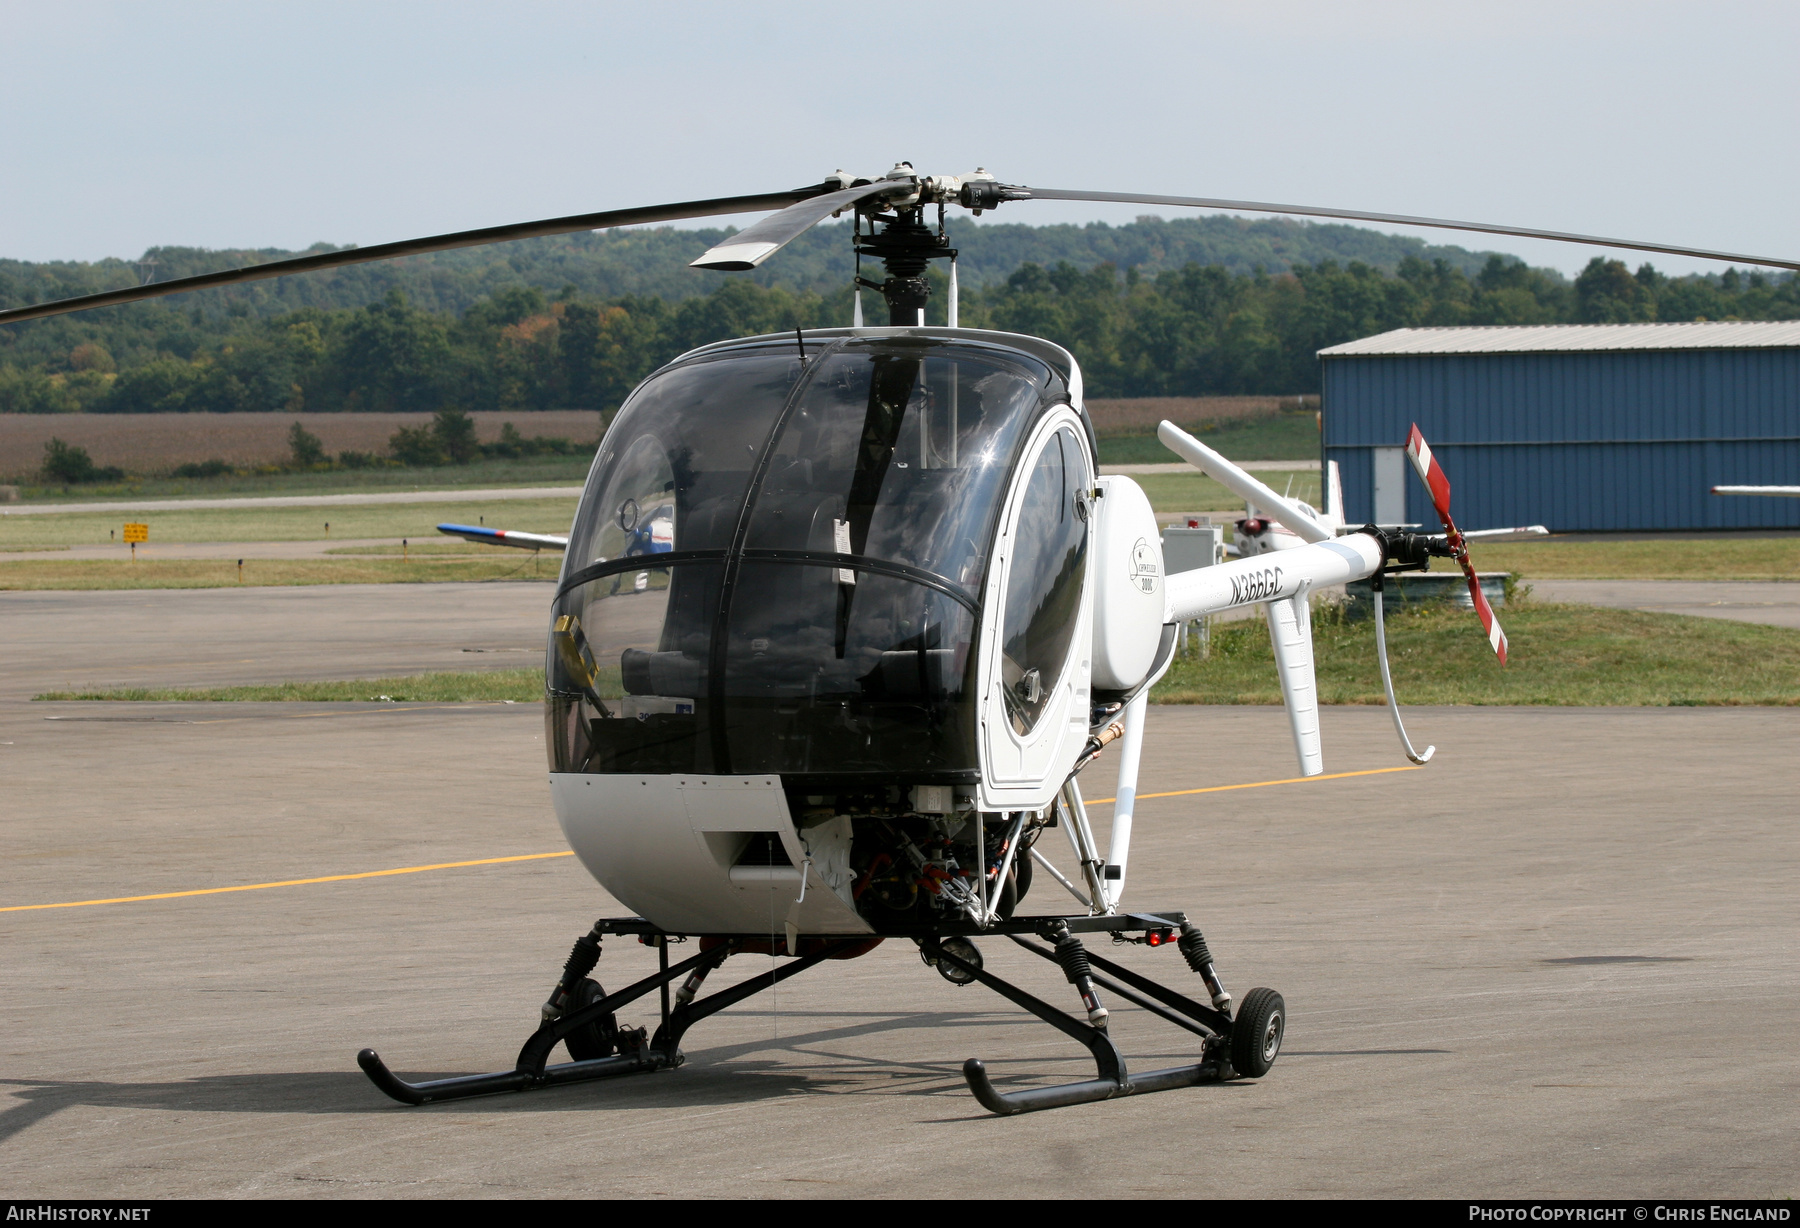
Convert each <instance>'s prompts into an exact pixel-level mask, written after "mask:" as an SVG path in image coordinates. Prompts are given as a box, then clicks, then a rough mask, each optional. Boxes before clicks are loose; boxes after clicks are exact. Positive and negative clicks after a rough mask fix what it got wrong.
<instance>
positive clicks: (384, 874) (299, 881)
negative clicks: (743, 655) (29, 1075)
mask: <svg viewBox="0 0 1800 1228" xmlns="http://www.w3.org/2000/svg"><path fill="white" fill-rule="evenodd" d="M574 855H575V854H574V853H570V852H563V853H522V854H520V855H519V856H517V857H484V858H482V859H481V860H480V861H444V862H439V863H438V864H437V865H432V866H402V867H400V868H399V869H397V870H365V871H363V872H362V873H361V874H328V875H326V876H325V877H324V878H290V879H285V880H283V881H281V882H279V883H246V884H244V885H243V886H241V887H202V888H200V889H199V890H198V891H164V892H161V893H159V894H157V895H121V896H116V897H114V898H113V899H110V900H70V901H68V902H67V903H64V904H14V905H12V906H11V907H9V908H0V912H32V911H35V910H37V909H40V908H86V907H87V906H88V905H90V904H137V903H141V902H142V901H144V900H179V899H181V898H183V897H184V896H190V895H223V894H224V893H226V892H227V891H262V890H265V889H267V888H269V887H309V886H311V885H313V884H314V883H343V882H349V881H350V880H351V879H353V878H388V877H391V876H392V875H395V874H423V873H424V872H425V871H427V870H459V869H461V868H462V867H464V866H497V865H501V864H504V863H506V862H509V861H542V860H544V859H545V858H547V857H573V856H574Z"/></svg>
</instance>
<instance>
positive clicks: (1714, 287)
mask: <svg viewBox="0 0 1800 1228" xmlns="http://www.w3.org/2000/svg"><path fill="white" fill-rule="evenodd" d="M933 275H934V277H937V278H938V281H939V285H938V293H937V294H936V296H935V297H934V299H933V305H932V314H931V316H930V317H929V318H931V319H932V320H933V322H941V321H942V311H943V302H944V298H943V288H944V287H943V284H942V276H941V272H939V271H936V270H934V273H933ZM850 294H851V291H850V290H849V289H848V287H840V288H838V289H835V290H830V291H826V292H821V291H817V290H809V289H795V288H791V287H787V286H780V285H773V286H772V285H765V284H761V283H759V282H757V281H755V280H752V279H750V278H746V277H729V278H726V279H724V280H723V281H722V282H720V283H719V284H717V286H716V288H715V289H714V290H712V292H711V293H708V294H704V295H696V296H690V297H686V298H681V299H670V298H668V297H664V296H660V295H645V294H624V295H617V296H612V297H605V298H602V297H595V296H589V295H585V294H582V293H581V292H580V291H579V290H578V289H577V288H576V287H574V286H573V285H570V286H567V287H565V288H564V289H563V290H562V291H560V292H558V293H555V294H547V293H546V292H545V291H544V290H542V289H540V288H537V287H533V286H516V285H515V286H512V287H508V288H505V289H501V290H498V291H496V292H494V293H492V294H490V295H488V296H486V297H485V298H482V299H480V300H478V301H476V302H475V303H473V304H472V305H470V306H468V307H467V308H466V309H464V310H461V311H433V310H428V309H426V308H423V307H421V306H419V305H417V304H415V303H413V302H412V301H410V300H409V299H408V298H407V296H406V295H405V294H404V293H403V292H401V291H399V290H390V291H389V292H388V293H387V294H386V295H384V296H383V297H382V298H381V299H380V300H379V301H377V302H374V303H372V304H370V305H368V306H366V307H362V308H358V309H348V308H334V309H328V308H318V307H308V308H302V309H300V310H297V311H292V312H286V313H282V314H277V315H272V316H267V317H258V316H255V315H252V314H250V313H248V312H244V313H240V314H237V315H226V316H223V317H220V318H217V319H209V318H196V319H194V320H193V321H192V323H191V329H190V331H189V332H188V333H187V334H186V335H185V336H184V337H183V339H182V344H181V345H180V346H178V347H172V348H169V349H159V350H158V351H156V352H154V353H153V354H152V355H151V356H149V357H147V358H143V359H142V360H141V361H137V362H121V361H119V360H118V359H117V358H116V357H115V356H114V354H113V353H112V352H111V350H110V349H109V348H108V347H107V345H106V344H105V342H104V337H98V338H95V339H88V340H82V341H80V342H79V343H78V344H76V345H74V346H72V347H71V348H70V349H69V350H68V351H66V352H64V353H60V354H55V355H50V356H47V357H44V358H43V359H42V360H40V361H37V362H30V363H19V362H16V361H9V362H6V363H4V364H3V365H0V412H14V413H18V412H26V413H34V412H35V413H54V412H69V411H87V412H99V413H107V412H111V413H158V412H194V411H208V412H237V411H248V410H301V409H305V410H310V411H343V412H358V411H376V410H381V411H429V412H434V413H435V412H438V411H442V410H455V411H467V410H522V411H530V410H538V409H560V408H585V409H597V410H601V411H602V412H605V411H607V410H610V409H611V408H613V407H615V406H617V405H618V403H619V402H620V400H621V399H622V398H623V397H624V396H625V395H626V394H627V393H628V392H629V391H630V390H631V388H632V387H633V386H634V385H636V383H637V382H638V381H639V380H641V379H642V378H643V377H644V376H645V375H646V374H648V373H649V372H650V371H652V370H654V369H655V368H656V367H657V366H659V365H660V364H662V363H664V362H667V361H668V360H669V359H671V358H673V357H674V356H676V355H677V354H680V353H682V352H683V351H685V350H688V349H691V348H693V347H695V346H698V345H703V344H706V343H708V342H712V341H717V340H722V339H725V338H729V337H735V336H743V335H748V334H755V333H770V332H782V331H787V330H791V329H794V328H797V327H798V328H816V327H830V326H838V325H843V324H847V323H848V322H849V319H850V314H851V304H850ZM865 308H866V309H867V310H868V311H869V315H870V318H872V319H878V318H881V316H882V315H883V314H884V312H883V310H882V309H881V306H880V304H879V303H878V302H874V301H868V302H865ZM120 310H123V311H129V310H131V309H130V308H125V309H120ZM961 315H962V323H963V324H964V325H965V326H970V327H976V328H996V329H1004V330H1007V331H1014V332H1024V333H1031V334H1035V335H1038V336H1043V337H1046V338H1049V339H1051V340H1054V341H1057V342H1059V343H1061V344H1063V345H1065V346H1067V347H1068V348H1069V349H1070V350H1071V351H1072V352H1073V353H1074V354H1075V355H1076V357H1077V358H1078V359H1079V361H1080V362H1081V364H1082V368H1083V371H1084V373H1085V376H1086V380H1087V388H1088V391H1089V393H1090V394H1091V395H1093V396H1100V397H1138V396H1204V395H1237V394H1251V395H1255V394H1283V395H1286V394H1295V393H1308V392H1314V391H1317V389H1318V382H1319V373H1318V361H1317V359H1316V357H1315V354H1316V352H1317V351H1318V350H1319V349H1321V348H1323V347H1325V346H1330V345H1336V344H1338V343H1341V342H1344V341H1350V340H1354V339H1356V338H1359V337H1366V336H1369V335H1372V334H1374V333H1379V332H1384V331H1387V330H1389V329H1393V328H1400V327H1416V326H1427V325H1454V324H1552V323H1615V322H1632V321H1680V320H1697V319H1793V318H1800V283H1796V281H1795V279H1794V278H1793V277H1792V276H1791V275H1782V276H1770V275H1765V274H1762V273H1749V274H1745V273H1740V272H1737V271H1735V270H1733V271H1729V272H1727V273H1725V274H1723V275H1720V276H1714V277H1679V278H1675V277H1668V276H1665V275H1664V274H1662V273H1659V272H1657V271H1656V269H1654V268H1653V267H1652V266H1651V265H1649V264H1645V265H1643V266H1641V267H1640V268H1638V269H1637V270H1636V271H1635V272H1634V271H1632V270H1631V269H1629V268H1628V267H1627V266H1626V265H1624V264H1623V263H1621V262H1619V261H1616V260H1608V259H1605V258H1600V257H1596V258H1595V259H1594V260H1593V261H1592V262H1590V263H1589V264H1588V266H1587V267H1586V268H1585V269H1584V270H1583V271H1582V273H1581V274H1580V275H1579V276H1578V277H1576V278H1575V279H1574V280H1573V281H1572V282H1571V281H1568V280H1565V279H1563V278H1561V277H1560V276H1558V275H1556V274H1554V273H1552V272H1549V271H1546V270H1542V269H1533V268H1530V267H1527V266H1526V265H1525V264H1523V263H1521V262H1519V261H1517V260H1514V259H1509V258H1506V257H1502V256H1498V255H1495V256H1490V257H1488V258H1487V260H1486V261H1485V263H1484V264H1483V265H1482V266H1481V267H1480V268H1479V269H1478V270H1477V271H1476V272H1474V273H1473V274H1472V275H1471V274H1470V273H1468V272H1466V271H1465V270H1464V269H1463V268H1462V267H1461V266H1460V265H1458V264H1455V263H1452V262H1451V261H1449V260H1447V259H1443V258H1437V259H1430V260H1427V259H1424V258H1422V257H1418V256H1407V257H1405V258H1403V259H1402V260H1400V261H1399V263H1398V266H1397V267H1396V268H1395V269H1394V270H1393V271H1391V272H1390V271H1387V270H1384V269H1381V268H1378V267H1375V266H1373V265H1370V264H1367V263H1364V262H1361V261H1350V262H1347V263H1342V264H1340V263H1339V262H1337V261H1334V260H1322V261H1319V262H1317V263H1312V264H1306V263H1299V264H1295V265H1293V267H1292V268H1291V269H1289V270H1287V271H1284V272H1278V273H1270V272H1267V271H1265V270H1262V269H1252V270H1250V271H1248V272H1232V271H1231V270H1229V269H1227V268H1223V267H1220V266H1218V265H1202V264H1200V263H1198V262H1190V263H1188V264H1186V265H1184V266H1182V267H1179V268H1172V269H1165V270H1163V271H1161V272H1158V273H1155V274H1153V275H1146V274H1144V273H1143V272H1141V271H1140V270H1139V269H1138V268H1137V267H1132V268H1129V269H1127V270H1125V271H1124V272H1122V273H1121V272H1120V271H1119V269H1118V268H1117V267H1116V266H1114V265H1111V264H1100V265H1097V266H1095V267H1092V268H1087V269H1082V268H1080V267H1078V266H1076V265H1074V264H1072V263H1069V262H1059V263H1057V264H1055V265H1053V266H1050V267H1046V266H1043V265H1039V264H1036V263H1026V264H1023V265H1021V266H1020V267H1018V268H1017V269H1015V270H1014V271H1013V272H1012V273H1011V274H1010V275H1009V276H1007V277H1006V278H1004V279H1003V280H999V281H996V282H993V283H991V284H989V285H986V286H982V287H976V288H972V289H965V290H964V292H963V296H962V303H961ZM15 327H26V328H29V327H31V326H30V325H25V326H15ZM20 357H22V355H21V356H20Z"/></svg>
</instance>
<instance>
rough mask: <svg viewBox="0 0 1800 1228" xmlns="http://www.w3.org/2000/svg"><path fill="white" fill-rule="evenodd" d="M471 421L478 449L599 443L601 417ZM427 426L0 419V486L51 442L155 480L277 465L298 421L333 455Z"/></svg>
mask: <svg viewBox="0 0 1800 1228" xmlns="http://www.w3.org/2000/svg"><path fill="white" fill-rule="evenodd" d="M469 416H470V417H471V418H473V419H474V420H475V431H476V434H477V435H478V436H479V437H480V439H481V440H482V442H484V443H491V442H493V441H494V440H496V439H498V438H499V437H500V428H501V427H502V425H504V424H505V423H507V422H511V423H512V424H513V425H514V426H515V427H516V428H517V429H518V431H519V433H520V434H521V435H524V436H526V437H527V438H530V437H532V436H536V435H549V436H557V437H561V438H564V439H570V440H574V441H577V442H589V441H593V440H596V439H598V438H599V437H600V415H599V414H597V413H592V412H589V411H587V410H557V411H552V412H547V413H505V412H498V411H495V412H482V413H473V414H470V415H469ZM430 421H431V415H430V414H0V481H6V482H14V481H18V482H30V481H34V480H35V476H34V475H35V474H36V472H37V468H38V466H39V465H40V464H42V463H43V459H44V445H45V444H46V443H47V442H48V441H49V440H50V437H51V436H55V437H57V438H58V439H61V440H62V441H63V442H65V443H71V444H74V445H76V446H77V447H82V448H86V449H87V450H88V454H89V455H90V456H92V457H93V458H94V463H95V464H97V465H116V466H118V467H119V468H121V469H124V470H125V471H126V472H127V473H132V474H157V473H167V472H168V471H169V470H171V469H173V468H174V467H175V466H176V465H180V464H185V463H187V462H189V461H194V462H198V461H205V460H211V459H213V458H215V457H216V458H218V459H219V460H222V461H225V462H227V463H229V464H232V465H237V466H242V467H248V466H253V465H271V464H280V463H282V462H284V461H286V460H287V459H288V455H289V453H288V430H289V429H290V428H291V427H292V426H293V424H294V423H296V422H298V423H299V424H300V425H301V426H303V427H305V428H306V429H307V430H308V431H311V432H312V433H313V434H314V435H317V436H318V437H319V440H320V442H321V443H323V444H324V446H325V450H326V451H327V452H329V453H332V454H334V455H335V454H336V453H338V452H343V451H355V452H375V453H384V452H386V451H387V445H388V440H389V438H390V437H392V435H393V434H394V432H395V431H396V430H398V429H399V428H400V427H403V426H413V427H417V426H424V425H427V424H428V423H430ZM590 459H591V458H590ZM584 469H585V465H584ZM213 480H214V481H216V480H217V479H213ZM203 485H204V487H205V489H209V490H210V489H216V487H213V486H211V485H206V484H203Z"/></svg>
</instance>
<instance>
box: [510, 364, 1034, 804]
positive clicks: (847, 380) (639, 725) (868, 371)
mask: <svg viewBox="0 0 1800 1228" xmlns="http://www.w3.org/2000/svg"><path fill="white" fill-rule="evenodd" d="M1067 400H1068V391H1067V386H1066V383H1065V381H1064V377H1063V375H1062V374H1061V373H1060V372H1058V371H1057V370H1056V369H1055V368H1054V367H1052V366H1051V365H1049V364H1048V363H1046V362H1045V361H1044V360H1043V359H1042V358H1041V357H1039V356H1036V355H1034V354H1032V353H1030V352H1029V351H1028V350H1026V349H1023V348H1017V347H1014V346H1010V345H1006V344H999V343H995V342H990V341H983V340H979V339H976V337H972V336H971V335H970V334H967V333H961V334H947V335H944V336H931V335H921V334H916V333H910V332H902V333H896V334H887V335H882V334H880V333H877V334H875V335H869V334H851V335H843V334H840V335H837V336H832V337H828V338H826V339H820V338H818V337H816V336H811V337H808V338H806V341H805V357H804V360H802V356H801V344H800V342H799V340H798V339H797V338H796V337H794V336H791V335H790V336H788V337H785V338H757V339H752V340H749V341H744V342H737V343H731V344H727V345H723V346H714V347H710V348H708V349H706V350H703V351H699V352H697V353H696V354H694V355H690V356H688V357H687V358H686V359H683V360H681V361H678V362H677V363H675V364H673V365H671V366H670V367H667V368H665V369H663V370H662V371H659V372H657V373H656V374H655V375H653V376H651V377H650V379H648V380H646V381H645V382H644V384H643V385H641V386H640V387H639V388H638V390H637V391H636V392H635V393H633V394H632V396H631V398H630V399H629V400H628V401H627V402H626V403H625V405H624V406H623V407H622V408H621V409H620V411H619V413H618V414H617V416H616V417H615V419H614V421H613V423H612V426H611V427H610V428H609V429H608V431H607V432H606V436H605V438H604V439H603V440H602V441H601V445H600V453H599V455H598V457H596V459H595V462H594V467H593V470H592V472H591V473H590V475H589V478H588V483H587V487H586V489H585V491H584V493H583V495H582V500H581V505H580V508H579V509H578V511H577V512H576V517H575V525H574V529H573V531H572V533H571V535H570V541H569V548H568V551H567V555H566V557H565V560H564V565H563V575H562V580H561V583H560V585H559V586H558V591H557V596H556V601H555V605H554V608H553V610H552V614H551V633H550V650H549V655H548V661H547V666H546V685H547V690H548V696H547V698H548V704H547V709H546V713H547V715H546V719H547V721H548V734H549V736H548V739H547V741H548V744H549V753H550V765H551V769H552V770H553V771H558V772H589V773H632V772H641V773H672V772H706V773H717V774H725V773H738V774H747V773H769V774H780V775H782V776H784V777H810V778H818V779H820V780H821V781H824V780H825V779H827V778H829V779H831V780H841V779H842V778H845V777H860V776H869V775H880V776H883V777H886V778H888V779H892V778H893V776H894V774H895V773H897V772H898V773H902V774H904V776H905V777H906V779H907V780H909V781H912V782H916V783H925V784H932V783H963V782H973V781H974V780H976V779H977V778H978V776H979V770H978V760H977V752H976V720H975V699H976V694H977V691H976V667H977V661H976V654H975V652H974V651H973V648H974V645H975V644H976V643H977V642H978V637H979V634H980V621H981V606H980V594H981V592H982V589H983V585H984V583H985V578H986V574H987V568H988V561H989V554H990V550H991V547H992V542H993V538H994V535H995V531H996V527H997V523H996V522H997V520H998V517H999V513H1000V509H1001V506H1002V504H1003V502H1004V501H1005V497H1006V492H1007V489H1008V486H1009V483H1010V480H1011V477H1012V473H1013V470H1014V469H1015V467H1016V466H1017V465H1018V463H1019V459H1020V458H1019V452H1020V449H1021V448H1022V446H1023V445H1024V442H1025V440H1026V438H1027V436H1028V435H1029V433H1030V429H1031V426H1032V424H1033V423H1034V422H1036V421H1037V419H1038V418H1039V416H1040V415H1041V414H1042V413H1044V412H1045V411H1046V409H1047V408H1048V407H1049V406H1052V405H1055V404H1058V403H1060V402H1064V401H1067Z"/></svg>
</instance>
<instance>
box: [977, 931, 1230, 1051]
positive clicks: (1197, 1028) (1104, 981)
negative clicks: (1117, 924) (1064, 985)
mask: <svg viewBox="0 0 1800 1228" xmlns="http://www.w3.org/2000/svg"><path fill="white" fill-rule="evenodd" d="M1007 937H1009V938H1011V939H1012V940H1013V941H1014V942H1016V943H1018V944H1019V945H1020V946H1022V947H1024V948H1025V949H1026V950H1027V951H1030V952H1031V953H1032V954H1033V955H1041V956H1043V957H1044V958H1045V959H1047V960H1049V961H1050V962H1051V963H1055V962H1056V952H1055V951H1052V950H1051V949H1050V948H1049V947H1041V946H1039V945H1038V944H1037V943H1035V942H1032V941H1031V940H1030V939H1029V938H1021V937H1019V936H1018V935H1017V934H1008V935H1007ZM1093 961H1094V953H1093V952H1092V951H1089V952H1088V962H1089V963H1092V962H1093ZM1089 976H1090V977H1091V978H1092V979H1093V982H1094V984H1096V985H1098V986H1100V988H1102V989H1104V990H1106V991H1107V992H1108V993H1116V994H1118V995H1119V996H1120V997H1121V998H1124V999H1125V1000H1127V1001H1129V1002H1135V1003H1137V1004H1138V1005H1139V1006H1141V1007H1143V1008H1144V1009H1145V1010H1147V1011H1149V1012H1150V1013H1151V1014H1153V1015H1158V1016H1160V1017H1162V1018H1164V1019H1167V1020H1168V1021H1169V1022H1170V1023H1172V1024H1174V1025H1175V1026H1176V1027H1178V1028H1186V1029H1187V1030H1188V1031H1190V1032H1192V1033H1193V1034H1194V1035H1196V1036H1198V1037H1201V1038H1202V1039H1204V1040H1212V1039H1214V1038H1216V1037H1217V1036H1218V1035H1219V1033H1218V1032H1216V1031H1214V1030H1213V1029H1211V1028H1207V1027H1204V1026H1202V1025H1201V1024H1198V1023H1195V1022H1194V1021H1193V1020H1191V1019H1184V1018H1182V1017H1181V1016H1180V1015H1178V1014H1176V1013H1175V1012H1174V1011H1172V1010H1170V1009H1169V1008H1168V1007H1166V1006H1162V1005H1159V1004H1158V1003H1156V1002H1154V1001H1152V1000H1151V999H1150V998H1148V997H1146V996H1145V995H1143V994H1141V993H1139V992H1137V990H1135V989H1129V988H1127V987H1126V986H1124V985H1121V984H1119V982H1117V981H1115V980H1113V979H1111V978H1110V977H1105V976H1102V975H1100V974H1099V973H1098V972H1092V973H1089ZM1177 996H1179V995H1177ZM1194 1005H1196V1006H1198V1005H1199V1004H1198V1003H1195V1004H1194ZM1227 1026H1229V1025H1227Z"/></svg>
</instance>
